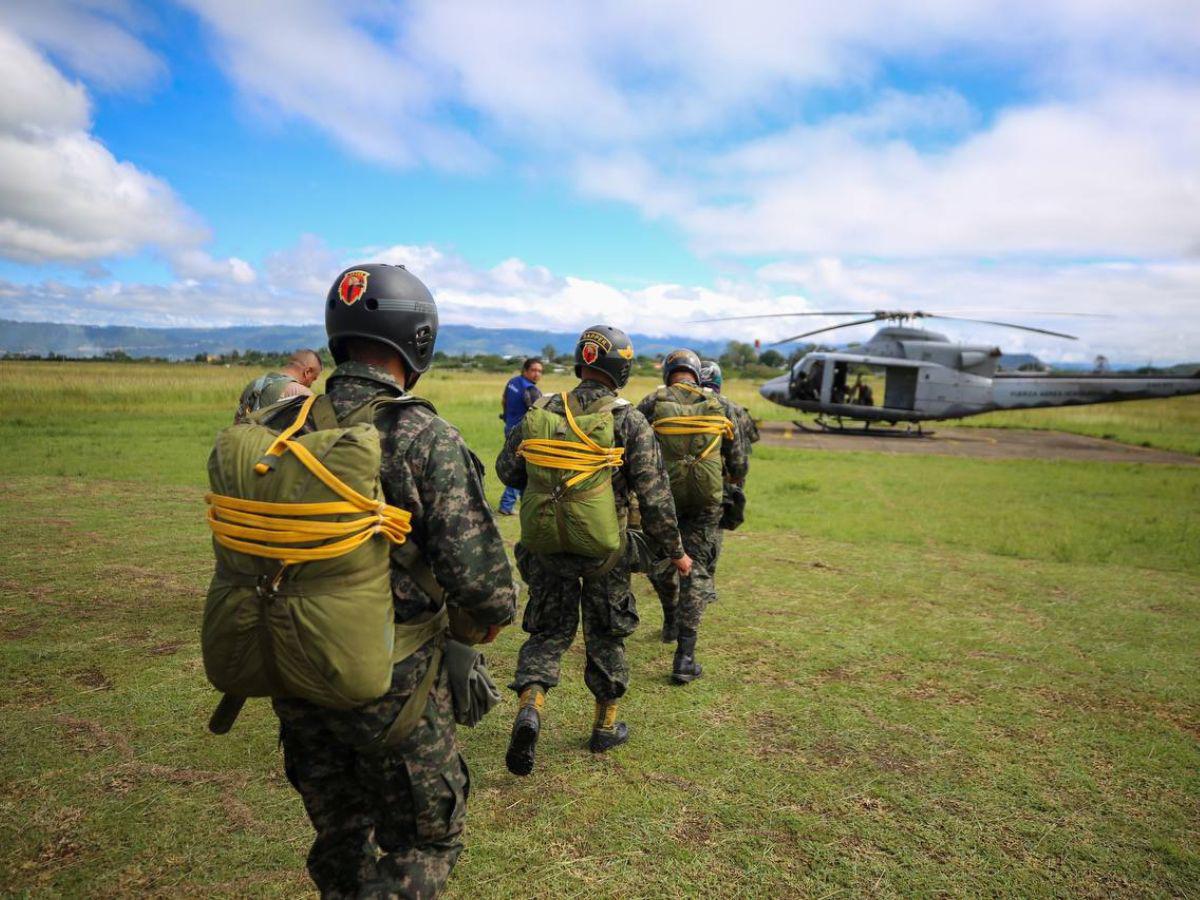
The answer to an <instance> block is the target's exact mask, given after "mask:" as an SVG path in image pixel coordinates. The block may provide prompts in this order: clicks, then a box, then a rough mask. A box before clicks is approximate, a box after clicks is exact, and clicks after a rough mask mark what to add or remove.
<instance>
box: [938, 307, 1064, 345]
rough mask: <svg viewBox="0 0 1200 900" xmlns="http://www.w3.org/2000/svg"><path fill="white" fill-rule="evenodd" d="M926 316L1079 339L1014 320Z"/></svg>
mask: <svg viewBox="0 0 1200 900" xmlns="http://www.w3.org/2000/svg"><path fill="white" fill-rule="evenodd" d="M924 317H925V318H928V319H949V320H951V321H953V322H978V323H979V324H981V325H998V326H999V327H1001V328H1016V329H1018V330H1019V331H1032V332H1035V333H1037V334H1048V335H1051V336H1052V337H1060V338H1066V339H1067V340H1068V341H1077V340H1079V338H1077V337H1076V336H1075V335H1073V334H1064V333H1063V332H1061V331H1051V330H1050V329H1048V328H1034V327H1033V326H1031V325H1014V324H1013V323H1012V322H993V321H991V320H990V319H967V318H964V317H962V316H940V315H937V314H936V313H926V314H925V316H924Z"/></svg>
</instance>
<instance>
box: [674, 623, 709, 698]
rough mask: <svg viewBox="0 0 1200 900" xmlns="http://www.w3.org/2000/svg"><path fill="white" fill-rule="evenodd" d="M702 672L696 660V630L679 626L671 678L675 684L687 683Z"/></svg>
mask: <svg viewBox="0 0 1200 900" xmlns="http://www.w3.org/2000/svg"><path fill="white" fill-rule="evenodd" d="M703 674H704V669H703V668H702V667H701V665H700V663H698V662H696V632H694V631H692V630H691V629H690V628H680V629H679V643H678V644H677V645H676V647H675V664H674V666H673V667H672V671H671V680H672V681H673V682H675V683H676V684H687V683H688V682H689V681H695V680H696V679H697V678H699V677H700V676H701V675H703Z"/></svg>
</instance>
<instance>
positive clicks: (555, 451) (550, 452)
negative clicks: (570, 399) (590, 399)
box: [517, 391, 625, 488]
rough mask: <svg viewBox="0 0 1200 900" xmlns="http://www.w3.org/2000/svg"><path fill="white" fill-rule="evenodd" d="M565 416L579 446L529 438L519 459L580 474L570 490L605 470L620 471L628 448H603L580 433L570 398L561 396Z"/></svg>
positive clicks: (520, 447)
mask: <svg viewBox="0 0 1200 900" xmlns="http://www.w3.org/2000/svg"><path fill="white" fill-rule="evenodd" d="M560 396H561V397H562V403H563V412H564V413H565V414H566V417H567V424H568V425H569V426H570V427H571V430H572V431H573V432H575V436H576V437H577V438H579V440H580V442H581V443H579V444H577V443H575V442H574V441H556V440H552V439H545V438H527V439H526V440H523V441H521V443H520V445H518V447H517V455H518V456H522V457H524V458H525V461H526V462H530V463H533V464H534V465H535V466H542V467H544V468H547V469H563V470H566V471H568V472H575V473H576V474H575V475H573V476H572V477H570V478H568V479H567V482H566V486H567V487H569V488H572V487H575V485H577V484H579V482H581V481H583V480H584V479H585V478H587V477H588V476H589V475H595V474H596V473H597V472H603V471H604V470H605V469H618V468H620V467H621V465H622V463H623V462H624V460H625V448H624V447H601V446H600V445H599V444H597V443H596V442H595V441H594V440H592V438H591V437H589V436H588V435H586V434H584V433H583V431H581V430H580V428H579V425H578V424H576V422H575V417H574V416H573V415H571V407H570V406H569V405H568V404H567V394H566V392H565V391H564V392H563V393H562V394H561V395H560Z"/></svg>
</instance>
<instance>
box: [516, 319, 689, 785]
mask: <svg viewBox="0 0 1200 900" xmlns="http://www.w3.org/2000/svg"><path fill="white" fill-rule="evenodd" d="M632 366H633V345H632V344H631V343H630V341H629V338H628V337H627V336H626V335H625V333H624V332H623V331H621V330H619V329H617V328H612V327H609V326H607V325H596V326H593V327H592V328H589V329H587V330H586V331H584V332H583V334H582V335H580V338H579V341H578V343H577V344H576V347H575V374H576V375H577V376H578V377H579V378H580V379H581V380H580V382H579V384H578V385H577V386H576V387H575V388H574V389H572V390H571V391H569V392H565V393H562V394H555V395H551V396H547V397H543V398H542V399H541V400H539V401H538V402H537V403H536V404H534V407H533V408H532V409H531V410H529V412H528V413H527V414H526V416H525V419H524V421H523V423H522V426H521V427H520V428H518V429H515V430H513V431H512V433H510V434H509V436H508V440H507V441H506V442H505V445H504V449H503V450H502V451H501V452H500V456H499V458H498V459H497V460H496V472H497V474H499V476H500V480H501V481H503V482H504V483H505V484H507V485H509V486H511V487H515V488H518V489H521V490H523V491H524V492H525V493H524V497H523V499H522V501H521V541H520V543H518V544H517V547H516V557H517V566H518V568H519V569H520V572H521V577H522V578H523V579H524V580H525V583H526V584H527V585H528V586H529V602H528V605H527V606H526V607H525V616H524V620H523V623H522V627H523V628H524V629H525V631H526V632H528V634H529V637H528V639H527V640H526V641H525V644H524V645H523V646H522V647H521V651H520V655H519V658H518V661H517V671H516V675H515V677H514V679H513V683H512V685H511V687H512V689H513V690H515V691H516V692H517V693H518V694H519V696H520V709H519V710H518V712H517V717H516V721H515V723H514V724H513V731H512V737H511V740H510V742H509V746H508V753H507V756H506V759H505V761H506V763H507V765H508V768H509V770H510V771H511V772H513V773H514V774H516V775H528V774H529V773H530V772H532V771H533V765H534V755H535V749H536V746H537V739H538V734H539V732H540V729H541V712H542V709H543V706H544V703H545V698H546V692H547V691H549V690H550V689H551V688H553V687H554V686H555V685H557V684H558V682H559V662H560V660H561V658H562V655H563V653H565V652H566V650H567V648H568V647H570V646H571V643H572V642H573V641H574V639H575V632H576V631H577V629H578V627H579V622H580V618H581V616H582V620H583V639H584V644H585V647H586V651H587V662H586V664H585V667H584V682H585V683H586V684H587V687H588V690H590V691H591V692H592V695H593V696H594V697H595V699H596V711H595V721H594V725H593V729H592V736H591V741H590V743H589V747H590V749H591V750H592V752H594V753H599V752H603V751H606V750H609V749H611V748H613V747H616V746H618V745H620V744H623V743H624V742H625V741H626V740H628V737H629V730H628V728H627V726H626V725H625V723H624V722H618V721H617V700H618V699H619V698H620V697H621V696H623V695H624V694H625V691H626V689H627V688H628V686H629V666H628V664H627V662H626V660H625V645H624V639H625V638H626V637H628V636H629V635H630V634H632V633H633V631H634V629H635V628H636V627H637V624H638V616H637V609H636V606H635V602H634V597H633V592H632V591H631V590H630V586H629V573H630V556H631V552H630V547H629V542H628V539H627V536H626V526H627V516H628V508H629V496H630V493H634V494H636V495H637V496H638V498H639V499H640V501H641V513H642V527H643V528H644V530H645V534H646V536H647V539H648V541H649V542H650V543H652V544H653V545H654V548H655V549H656V550H657V551H658V552H659V555H660V556H662V557H664V558H666V557H669V558H670V559H671V560H672V563H673V567H674V570H675V571H677V572H678V573H679V574H680V575H681V576H683V577H686V576H687V575H688V573H689V572H690V571H691V570H692V561H691V559H690V558H689V557H688V555H687V553H686V552H685V551H684V548H683V545H682V544H681V542H680V537H679V530H678V527H677V525H676V521H675V506H674V503H673V502H672V499H671V488H670V484H669V482H668V480H667V474H666V471H665V469H664V468H663V460H662V455H661V454H660V452H659V449H658V443H657V441H656V440H655V438H654V432H653V431H651V429H650V426H649V425H648V424H647V422H646V420H645V418H644V417H643V416H642V414H641V413H639V412H638V411H637V410H636V409H634V408H633V406H632V405H630V403H629V402H628V401H627V400H623V399H620V398H619V397H618V396H617V391H619V390H620V389H621V388H623V387H624V386H625V384H626V383H627V382H628V380H629V373H630V370H631V369H632Z"/></svg>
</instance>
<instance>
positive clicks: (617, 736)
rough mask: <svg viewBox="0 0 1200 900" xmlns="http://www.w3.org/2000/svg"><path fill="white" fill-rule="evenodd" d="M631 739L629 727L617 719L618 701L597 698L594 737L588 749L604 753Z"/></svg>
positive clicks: (593, 728) (593, 726)
mask: <svg viewBox="0 0 1200 900" xmlns="http://www.w3.org/2000/svg"><path fill="white" fill-rule="evenodd" d="M627 740H629V727H628V726H627V725H626V724H625V723H624V722H618V721H617V701H616V700H597V701H596V721H595V723H594V724H593V725H592V739H591V740H590V741H589V742H588V749H589V750H591V751H592V752H593V753H604V752H605V751H606V750H611V749H612V748H613V747H619V746H621V745H622V744H623V743H625V742H626V741H627Z"/></svg>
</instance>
